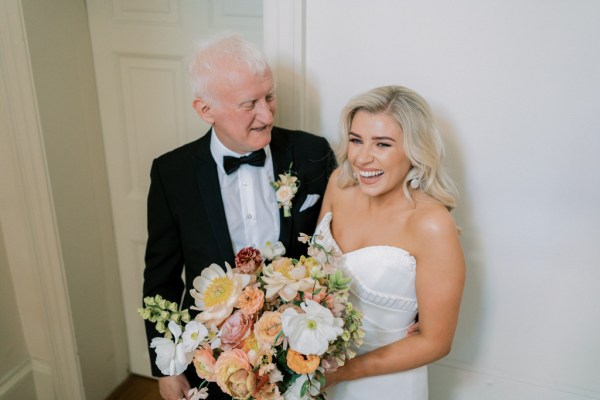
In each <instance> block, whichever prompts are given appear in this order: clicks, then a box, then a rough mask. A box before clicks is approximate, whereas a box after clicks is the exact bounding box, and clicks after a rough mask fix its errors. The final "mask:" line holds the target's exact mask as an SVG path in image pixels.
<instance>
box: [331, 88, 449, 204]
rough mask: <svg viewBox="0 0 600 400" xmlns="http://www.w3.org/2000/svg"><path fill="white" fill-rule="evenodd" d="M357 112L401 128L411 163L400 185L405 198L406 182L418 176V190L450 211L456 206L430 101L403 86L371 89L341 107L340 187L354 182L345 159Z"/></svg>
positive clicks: (338, 155) (409, 197) (406, 191)
mask: <svg viewBox="0 0 600 400" xmlns="http://www.w3.org/2000/svg"><path fill="white" fill-rule="evenodd" d="M359 111H365V112H368V113H370V114H379V113H384V114H386V115H388V116H390V117H391V118H392V119H393V120H394V121H396V122H397V123H398V125H400V128H402V132H403V133H404V135H403V136H404V151H405V152H406V156H407V157H408V159H409V160H410V162H411V165H412V168H411V169H410V170H409V171H408V174H407V175H406V177H405V178H404V183H403V186H402V189H403V192H404V195H405V196H406V198H407V199H408V200H409V201H411V202H413V198H412V196H411V194H410V191H409V190H408V185H409V183H410V181H411V180H412V179H418V180H419V182H420V185H419V190H422V191H423V192H425V193H427V194H429V195H430V196H432V197H433V198H435V199H437V200H438V201H439V202H440V203H442V204H443V205H444V206H446V208H447V209H448V210H452V209H453V208H454V207H455V206H456V198H457V190H456V185H455V184H454V181H453V180H452V179H451V178H450V176H449V175H448V174H447V172H446V171H445V169H444V165H443V160H444V153H445V150H444V144H443V142H442V139H441V137H440V134H439V132H438V129H437V127H436V126H435V122H434V120H433V117H432V113H431V109H430V107H429V104H427V102H426V101H425V99H423V98H422V97H421V96H420V95H419V94H417V93H416V92H414V91H412V90H410V89H408V88H405V87H402V86H381V87H378V88H375V89H371V90H369V91H368V92H365V93H363V94H360V95H358V96H356V97H354V98H353V99H351V100H350V101H349V102H348V104H347V105H346V107H344V110H343V111H342V118H341V124H340V125H341V131H340V134H341V141H340V145H339V147H338V149H337V152H336V153H337V159H338V164H339V165H340V166H341V174H340V176H339V180H338V184H339V186H340V187H342V188H343V187H348V186H352V185H355V184H357V183H356V180H355V179H354V178H353V175H352V168H351V166H350V162H349V161H348V142H349V140H348V133H349V132H350V127H351V125H352V120H353V119H354V116H355V115H356V113H357V112H359Z"/></svg>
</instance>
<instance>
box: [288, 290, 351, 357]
mask: <svg viewBox="0 0 600 400" xmlns="http://www.w3.org/2000/svg"><path fill="white" fill-rule="evenodd" d="M300 307H301V308H302V310H303V311H304V314H299V313H298V312H297V311H296V310H294V309H293V308H288V309H287V310H285V311H284V312H283V313H282V315H281V328H282V330H283V333H284V334H285V336H286V337H287V338H288V341H289V344H290V348H291V349H293V350H295V351H297V352H299V353H302V354H316V355H318V356H320V355H322V354H323V353H325V351H327V348H328V347H329V342H331V341H333V340H335V339H336V338H337V337H338V336H340V335H341V334H342V332H343V329H342V326H343V324H344V321H343V320H342V319H341V318H335V317H334V316H333V314H332V313H331V311H329V309H328V308H326V307H323V306H322V305H320V304H319V303H317V302H315V301H313V300H307V301H306V302H304V303H302V304H301V305H300Z"/></svg>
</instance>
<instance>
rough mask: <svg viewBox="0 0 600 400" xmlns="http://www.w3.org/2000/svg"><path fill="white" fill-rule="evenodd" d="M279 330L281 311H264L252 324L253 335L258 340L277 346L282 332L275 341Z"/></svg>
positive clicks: (281, 339) (281, 338) (281, 337)
mask: <svg viewBox="0 0 600 400" xmlns="http://www.w3.org/2000/svg"><path fill="white" fill-rule="evenodd" d="M279 332H281V313H279V312H277V311H265V312H264V313H263V315H262V316H261V317H260V319H259V320H258V322H257V323H256V325H255V326H254V335H255V336H256V338H257V339H258V340H260V341H263V342H266V343H269V344H270V345H274V346H277V345H279V344H281V342H282V341H283V334H281V335H280V336H279V339H277V342H276V341H275V340H276V338H277V335H279Z"/></svg>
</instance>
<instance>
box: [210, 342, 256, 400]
mask: <svg viewBox="0 0 600 400" xmlns="http://www.w3.org/2000/svg"><path fill="white" fill-rule="evenodd" d="M215 375H216V378H217V384H218V385H219V387H220V388H221V390H222V391H223V392H225V393H227V394H228V395H230V396H231V397H233V398H234V399H238V400H246V399H248V398H249V397H250V396H252V395H253V394H254V392H255V391H256V378H255V376H254V373H253V372H252V366H251V365H250V362H248V355H247V354H246V353H245V352H244V351H243V350H240V349H234V350H229V351H225V352H223V353H221V355H220V356H219V358H218V359H217V362H216V363H215Z"/></svg>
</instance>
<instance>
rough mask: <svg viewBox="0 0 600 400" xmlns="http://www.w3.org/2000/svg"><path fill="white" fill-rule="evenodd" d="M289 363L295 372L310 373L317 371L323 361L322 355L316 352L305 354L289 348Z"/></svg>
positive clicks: (287, 359) (287, 358)
mask: <svg viewBox="0 0 600 400" xmlns="http://www.w3.org/2000/svg"><path fill="white" fill-rule="evenodd" d="M286 361H287V365H288V367H290V369H291V370H292V371H294V372H297V373H299V374H310V373H311V372H315V370H316V369H317V367H318V366H319V364H320V363H321V357H319V356H317V355H315V354H308V355H304V354H302V353H298V352H297V351H295V350H292V349H289V350H288V353H287V357H286Z"/></svg>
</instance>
